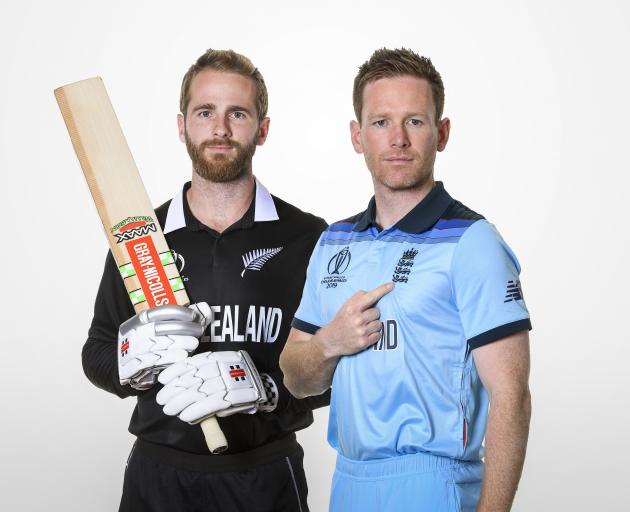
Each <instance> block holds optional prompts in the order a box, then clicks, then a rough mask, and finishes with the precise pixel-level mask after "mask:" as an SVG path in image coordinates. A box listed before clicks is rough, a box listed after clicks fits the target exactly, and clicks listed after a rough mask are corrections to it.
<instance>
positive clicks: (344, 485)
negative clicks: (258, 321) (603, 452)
mask: <svg viewBox="0 0 630 512" xmlns="http://www.w3.org/2000/svg"><path fill="white" fill-rule="evenodd" d="M443 107H444V86H443V84H442V79H441V77H440V75H439V73H438V72H437V71H436V70H435V68H434V67H433V65H432V63H431V61H430V60H429V59H427V58H425V57H420V56H419V55H417V54H416V53H414V52H412V51H410V50H407V49H399V50H388V49H382V50H378V51H376V52H374V54H373V55H372V56H371V58H370V59H369V60H368V61H367V62H366V63H364V64H363V65H362V66H361V68H360V69H359V73H358V75H357V77H356V79H355V82H354V108H355V113H356V116H357V120H356V121H352V123H351V124H350V132H351V139H352V144H353V146H354V149H355V150H356V152H357V153H362V154H363V155H364V157H365V161H366V164H367V167H368V169H369V171H370V173H371V175H372V181H373V184H374V197H373V198H372V200H371V201H370V203H369V205H368V207H367V209H366V210H365V211H363V212H361V213H359V214H357V215H355V216H353V217H350V218H348V219H346V220H343V221H341V222H337V223H334V224H332V225H331V226H329V228H328V229H327V230H326V231H325V232H324V233H323V234H322V236H321V237H320V240H319V243H318V244H317V246H316V249H315V251H314V253H313V255H312V257H311V260H310V264H309V268H308V271H307V279H306V285H305V288H304V292H303V295H302V301H301V303H300V306H299V308H298V310H297V312H296V314H295V318H294V320H293V324H292V325H293V329H292V331H291V333H290V335H289V340H288V341H287V344H286V346H285V348H284V351H283V353H282V355H281V361H280V364H281V367H282V369H283V370H284V374H285V384H286V385H287V387H288V389H289V390H290V391H291V392H292V393H293V394H294V395H295V396H298V397H306V396H317V395H319V394H321V393H323V392H325V391H326V390H328V389H329V388H330V387H331V385H332V399H331V410H330V424H329V430H328V432H329V433H328V439H329V442H330V444H331V445H332V446H333V447H334V448H335V449H336V450H337V451H338V458H337V468H336V471H335V475H334V477H333V486H332V494H331V501H330V505H331V510H334V511H343V512H350V511H361V512H366V511H382V510H422V511H431V512H434V511H438V510H440V511H442V510H443V511H460V510H466V511H473V510H478V511H479V512H482V511H483V512H489V511H492V512H500V511H507V510H509V509H510V507H511V504H512V501H513V498H514V494H515V491H516V487H517V484H518V481H519V478H520V474H521V470H522V466H523V461H524V457H525V448H526V444H527V436H528V428H529V419H530V409H531V405H530V394H529V389H528V374H529V340H528V330H529V329H531V324H530V320H529V314H528V312H527V309H526V307H525V303H524V301H523V296H522V293H521V288H520V283H519V277H518V276H519V272H520V267H519V264H518V262H517V260H516V257H515V256H514V254H513V253H512V251H511V250H510V249H509V247H508V246H507V244H506V243H505V242H504V241H503V240H502V238H501V237H500V235H499V233H498V232H497V231H496V229H495V228H494V226H493V225H492V224H490V223H489V222H487V221H486V220H485V219H484V218H483V217H482V216H481V215H479V214H477V213H475V212H474V211H472V210H470V209H469V208H467V207H466V206H464V205H463V204H462V203H460V202H459V201H456V200H454V199H453V198H451V196H450V195H449V194H448V193H447V192H446V190H445V189H444V186H443V184H442V183H441V182H435V181H434V177H433V168H434V162H435V157H436V153H437V152H438V151H443V150H444V148H445V147H446V144H447V142H448V137H449V131H450V121H449V120H448V119H447V118H443V117H442V111H443ZM364 290H369V291H364ZM488 407H489V414H488ZM484 436H485V452H484V450H483V447H482V444H483V440H484ZM484 453H485V464H484V463H483V461H482V458H483V457H484Z"/></svg>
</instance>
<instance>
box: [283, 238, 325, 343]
mask: <svg viewBox="0 0 630 512" xmlns="http://www.w3.org/2000/svg"><path fill="white" fill-rule="evenodd" d="M322 236H323V235H322ZM321 238H322V237H321V236H320V238H319V240H318V242H317V244H316V245H315V249H314V250H313V254H311V258H310V260H309V263H308V268H307V270H306V282H305V283H304V290H303V291H302V299H301V300H300V305H299V306H298V308H297V310H296V312H295V315H294V317H293V322H291V326H292V327H294V328H295V329H298V330H300V331H303V332H307V333H309V334H315V333H316V332H317V331H318V330H319V328H320V327H322V326H323V324H324V319H323V318H322V314H321V306H320V304H319V287H318V283H319V275H320V271H319V268H320V263H319V260H320V258H321V252H322V250H321V245H320V241H321Z"/></svg>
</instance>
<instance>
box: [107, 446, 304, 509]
mask: <svg viewBox="0 0 630 512" xmlns="http://www.w3.org/2000/svg"><path fill="white" fill-rule="evenodd" d="M303 458H304V451H303V450H302V447H301V446H300V445H299V444H298V443H297V441H295V437H294V436H293V437H292V439H290V440H283V441H276V442H274V443H270V444H269V445H266V446H263V447H261V448H258V449H256V450H252V451H251V452H247V453H245V454H238V455H228V456H203V455H192V454H183V453H182V452H179V451H175V450H172V449H170V448H166V447H163V446H158V445H153V444H151V443H147V442H144V441H140V440H138V441H137V442H136V444H135V446H134V449H133V451H132V453H131V455H130V457H129V461H128V463H127V469H126V470H125V478H124V483H123V494H122V499H121V502H120V509H119V512H145V511H146V512H179V511H181V512H202V511H203V512H241V511H243V512H308V505H307V502H306V497H307V494H308V487H307V485H306V477H305V475H304V467H303Z"/></svg>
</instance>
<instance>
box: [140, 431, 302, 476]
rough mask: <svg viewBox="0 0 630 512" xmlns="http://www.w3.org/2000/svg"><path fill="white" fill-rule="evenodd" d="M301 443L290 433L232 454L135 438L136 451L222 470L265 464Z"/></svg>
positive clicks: (186, 465)
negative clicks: (200, 451)
mask: <svg viewBox="0 0 630 512" xmlns="http://www.w3.org/2000/svg"><path fill="white" fill-rule="evenodd" d="M301 450H302V447H301V446H300V445H299V443H298V442H297V439H296V436H295V434H294V433H291V434H289V435H288V436H286V437H284V438H283V439H279V440H277V441H272V442H270V443H267V444H264V445H262V446H259V447H258V448H254V449H253V450H248V451H246V452H241V453H235V454H232V455H210V454H208V455H201V454H197V453H188V452H183V451H181V450H176V449H174V448H170V447H168V446H163V445H160V444H155V443H150V442H148V441H144V440H142V439H138V440H137V441H136V452H137V453H141V454H143V455H145V456H147V457H149V458H151V459H153V460H155V461H157V462H160V463H162V464H166V465H168V466H171V467H177V468H179V469H184V470H187V471H198V472H200V473H222V472H225V471H241V470H245V469H251V468H253V467H256V466H261V465H263V464H267V463H269V462H272V461H274V460H277V459H279V458H282V457H288V456H291V455H293V454H294V453H297V452H300V451H301Z"/></svg>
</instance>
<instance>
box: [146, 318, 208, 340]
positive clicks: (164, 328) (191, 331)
mask: <svg viewBox="0 0 630 512" xmlns="http://www.w3.org/2000/svg"><path fill="white" fill-rule="evenodd" d="M204 330H205V328H204V327H203V325H201V324H198V323H197V322H189V321H186V322H184V321H177V322H174V321H164V322H156V323H155V334H157V335H158V336H168V335H169V334H170V335H173V334H174V335H179V336H194V337H195V338H198V337H199V336H201V335H202V334H203V331H204Z"/></svg>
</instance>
